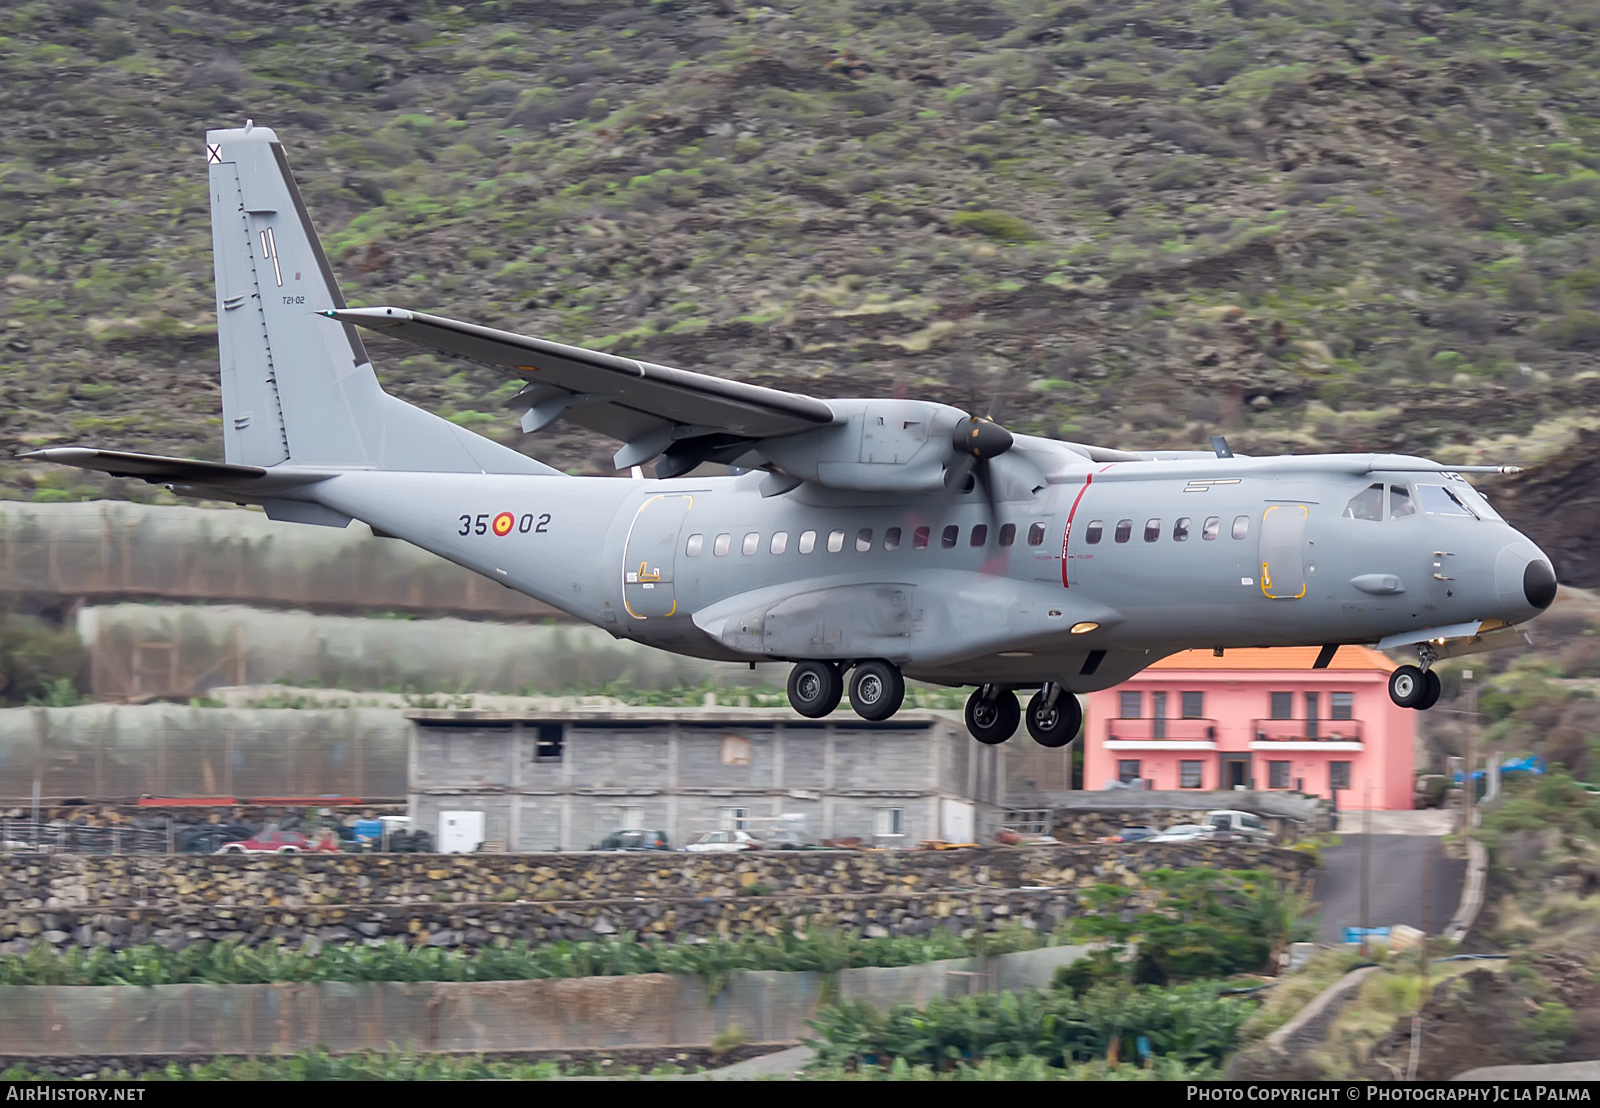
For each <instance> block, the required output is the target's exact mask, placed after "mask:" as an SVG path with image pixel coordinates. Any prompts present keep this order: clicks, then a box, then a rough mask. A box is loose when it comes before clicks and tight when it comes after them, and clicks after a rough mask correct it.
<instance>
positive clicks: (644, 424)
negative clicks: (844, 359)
mask: <svg viewBox="0 0 1600 1108" xmlns="http://www.w3.org/2000/svg"><path fill="white" fill-rule="evenodd" d="M322 314H323V315H325V316H327V317H328V318H330V319H337V320H339V321H341V322H344V323H354V324H357V325H359V326H362V327H367V328H371V329H373V330H375V331H379V332H382V333H384V334H390V335H393V336H395V337H396V338H400V339H405V340H407V341H409V342H414V343H416V344H417V345H419V346H425V347H427V348H429V349H431V350H437V351H439V352H440V353H442V354H449V355H452V356H453V357H458V358H466V359H468V360H469V361H475V362H480V363H483V364H485V365H492V366H497V367H500V368H504V369H509V370H511V371H512V372H514V373H517V374H520V375H521V376H523V377H526V378H527V379H528V381H529V385H528V387H527V388H525V389H523V390H522V392H520V393H518V394H517V396H518V398H519V403H526V404H527V405H528V412H527V414H526V415H525V416H523V419H522V428H523V430H524V431H537V430H539V429H540V428H541V427H546V426H548V425H549V424H551V423H553V422H555V420H557V419H561V418H565V419H566V420H568V421H569V422H571V423H576V424H578V425H579V426H582V427H588V428H590V429H592V430H595V431H598V432H600V433H601V434H603V435H607V436H609V437H611V438H614V439H617V440H619V441H621V442H622V443H624V444H625V445H624V446H623V447H622V449H621V450H619V451H617V455H616V457H615V459H614V461H615V462H616V465H617V468H618V469H626V468H628V467H629V466H634V465H641V464H643V463H644V462H648V461H649V460H651V459H652V458H654V457H656V456H657V455H659V454H661V453H662V452H663V451H665V450H666V449H667V448H668V447H669V446H672V445H673V444H674V443H678V442H683V441H685V440H692V441H695V442H698V443H699V444H700V446H701V447H702V449H700V450H698V451H696V452H695V453H696V454H697V456H699V457H701V458H703V459H707V460H718V461H724V460H726V461H731V460H732V458H733V457H737V456H738V455H739V454H742V453H744V452H745V451H746V450H747V449H748V446H749V444H750V443H751V442H753V441H755V440H758V439H767V438H780V437H783V436H786V435H794V434H799V433H800V432H802V431H811V430H814V429H816V428H818V427H823V426H826V425H828V424H830V423H833V422H834V421H835V418H836V417H835V414H834V411H833V409H832V408H831V407H830V406H829V405H828V404H826V403H824V402H823V401H821V400H817V399H815V398H813V397H810V396H801V395H798V394H796V393H791V392H782V391H780V390H778V389H769V388H762V387H761V386H759V385H749V384H745V383H744V382H741V381H727V380H723V379H722V378H720V377H712V376H710V375H708V374H704V373H691V372H689V371H688V370H683V369H673V368H671V367H669V366H663V365H655V364H653V363H651V362H638V361H634V360H633V359H631V358H620V357H617V356H616V355H614V354H606V353H603V352H601V351H597V350H584V349H582V348H581V347H576V346H566V345H563V344H562V343H558V342H550V341H549V340H547V339H538V338H532V337H529V336H527V335H518V334H515V333H513V332H510V331H498V330H495V329H494V328H492V327H480V326H478V325H477V324H473V323H461V322H459V321H457V320H453V319H445V318H443V317H441V316H435V315H425V314H423V313H422V312H412V311H407V310H405V309H403V308H334V309H331V310H328V311H325V312H323V313H322Z"/></svg>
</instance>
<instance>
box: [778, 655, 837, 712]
mask: <svg viewBox="0 0 1600 1108" xmlns="http://www.w3.org/2000/svg"><path fill="white" fill-rule="evenodd" d="M842 696H844V677H843V676H842V675H841V674H840V673H839V667H838V666H836V665H834V664H833V663H832V662H801V663H800V664H799V665H797V666H795V667H794V669H792V670H790V671H789V704H790V706H791V707H793V708H794V710H795V711H797V712H799V713H800V714H801V715H803V716H805V717H806V718H808V719H821V718H822V717H823V716H825V715H827V714H828V713H829V712H831V711H833V710H834V709H835V708H837V707H838V706H839V698H840V697H842Z"/></svg>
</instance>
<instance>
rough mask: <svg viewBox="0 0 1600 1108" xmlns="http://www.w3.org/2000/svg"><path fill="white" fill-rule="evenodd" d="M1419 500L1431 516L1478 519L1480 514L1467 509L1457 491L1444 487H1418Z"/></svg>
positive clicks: (1423, 508)
mask: <svg viewBox="0 0 1600 1108" xmlns="http://www.w3.org/2000/svg"><path fill="white" fill-rule="evenodd" d="M1417 500H1418V501H1419V502H1420V503H1421V504H1422V510H1423V511H1425V512H1427V513H1428V514H1429V515H1434V516H1471V517H1472V518H1473V519H1476V518H1478V513H1476V512H1474V511H1473V510H1472V509H1471V508H1469V507H1467V505H1466V503H1465V502H1464V501H1463V499H1462V496H1461V494H1460V493H1459V492H1457V490H1456V489H1447V488H1445V487H1444V486H1443V485H1418V486H1417Z"/></svg>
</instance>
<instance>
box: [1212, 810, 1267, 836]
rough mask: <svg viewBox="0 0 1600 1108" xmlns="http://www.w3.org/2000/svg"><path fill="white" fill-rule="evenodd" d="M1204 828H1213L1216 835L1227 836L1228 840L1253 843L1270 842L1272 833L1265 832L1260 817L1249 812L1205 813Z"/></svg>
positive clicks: (1264, 825)
mask: <svg viewBox="0 0 1600 1108" xmlns="http://www.w3.org/2000/svg"><path fill="white" fill-rule="evenodd" d="M1206 826H1207V827H1211V828H1214V829H1215V830H1216V832H1217V833H1218V835H1227V836H1228V837H1229V838H1237V839H1245V840H1248V841H1250V842H1254V843H1270V842H1272V832H1271V831H1268V830H1267V827H1266V824H1264V823H1262V822H1261V817H1260V816H1257V815H1253V814H1252V813H1250V812H1231V811H1221V812H1207V813H1206Z"/></svg>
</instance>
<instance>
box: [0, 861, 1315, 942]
mask: <svg viewBox="0 0 1600 1108" xmlns="http://www.w3.org/2000/svg"><path fill="white" fill-rule="evenodd" d="M1311 864H1312V863H1311V860H1310V858H1309V857H1307V856H1305V855H1303V854H1300V853H1298V852H1295V851H1289V850H1282V849H1278V848H1274V847H1255V846H1249V845H1245V844H1236V843H1227V844H1220V843H1192V844H1191V843H1173V844H1160V845H1155V846H1146V845H1142V844H1138V843H1129V844H1122V845H1118V846H1110V847H1092V848H1091V847H1072V846H1057V847H1023V848H1012V849H980V850H952V851H915V852H905V853H893V852H852V851H838V852H834V851H801V852H776V851H775V852H772V853H769V854H761V855H755V854H752V855H748V856H737V857H731V856H727V855H720V856H719V855H686V854H659V855H650V854H521V855H518V854H503V855H482V854H479V855H433V856H412V855H338V856H327V857H316V856H311V855H301V856H297V857H277V856H216V855H200V856H172V857H165V858H155V857H148V856H124V857H53V858H29V859H28V860H27V862H26V863H22V862H21V861H20V859H19V860H18V864H16V865H14V866H12V867H11V869H10V870H9V871H7V872H6V873H5V874H4V875H3V877H0V905H3V906H0V949H5V950H11V951H20V950H22V949H25V948H26V947H29V946H32V945H33V944H34V943H35V942H37V941H45V942H49V943H52V944H55V945H68V944H78V945H85V946H87V945H91V944H105V945H110V946H114V947H120V946H125V945H129V944H132V943H138V942H146V941H160V942H164V943H168V944H172V943H186V942H190V941H195V940H200V939H222V938H228V937H237V938H241V939H244V940H245V941H247V942H250V943H261V942H271V941H277V940H281V941H285V942H290V943H299V942H302V941H305V940H306V939H308V938H310V939H313V940H314V941H319V942H341V941H362V940H365V939H381V938H401V939H404V940H406V941H407V942H410V943H414V944H431V945H448V946H469V947H470V946H481V945H485V944H490V943H494V942H497V941H511V940H515V939H524V940H527V941H529V942H549V941H555V940H559V939H569V940H576V939H584V938H596V937H602V936H607V935H612V934H617V933H620V932H628V931H632V932H638V933H641V934H651V935H658V936H660V937H662V938H666V939H679V938H686V937H689V936H693V935H713V934H717V935H742V934H751V933H756V934H763V933H764V934H771V933H777V932H780V931H807V930H810V929H812V928H814V927H835V926H837V927H847V928H852V929H856V930H861V931H864V932H866V933H868V934H870V935H908V934H921V933H925V932H927V931H930V930H933V929H934V928H936V927H949V928H951V929H953V930H957V931H965V930H967V929H969V928H975V929H979V930H992V929H996V928H998V927H1000V926H1002V925H1004V924H1005V923H1007V922H1008V921H1013V920H1016V921H1021V922H1023V923H1025V924H1027V925H1031V926H1034V927H1037V928H1040V929H1042V930H1054V929H1055V928H1056V927H1057V926H1059V925H1060V923H1061V922H1062V921H1064V920H1066V919H1068V918H1070V917H1071V916H1072V915H1074V914H1075V913H1076V911H1077V903H1078V895H1079V892H1080V891H1081V890H1083V889H1085V888H1088V887H1091V886H1093V885H1096V884H1102V883H1106V884H1119V885H1124V886H1127V887H1129V888H1130V889H1138V888H1139V887H1140V886H1141V885H1142V884H1143V877H1142V874H1143V873H1146V872H1148V871H1150V870H1154V869H1167V868H1193V867H1199V868H1206V869H1266V870H1270V871H1272V872H1275V873H1277V874H1279V875H1281V876H1283V877H1286V878H1290V879H1293V880H1295V881H1297V882H1298V881H1300V880H1301V879H1303V877H1304V876H1305V875H1306V874H1307V872H1308V870H1309V869H1310V867H1311Z"/></svg>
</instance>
